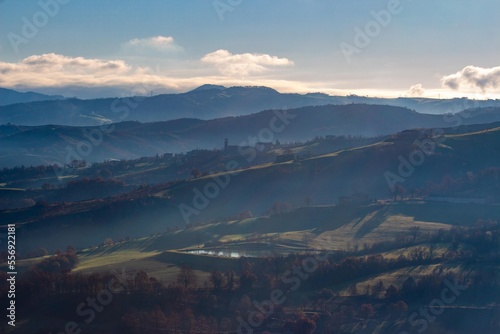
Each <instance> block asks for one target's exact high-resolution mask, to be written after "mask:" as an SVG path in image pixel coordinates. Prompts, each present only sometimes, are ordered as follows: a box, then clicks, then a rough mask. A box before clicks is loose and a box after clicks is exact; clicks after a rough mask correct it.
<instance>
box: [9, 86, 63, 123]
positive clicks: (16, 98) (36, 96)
mask: <svg viewBox="0 0 500 334" xmlns="http://www.w3.org/2000/svg"><path fill="white" fill-rule="evenodd" d="M63 99H65V97H64V96H61V95H45V94H40V93H35V92H24V93H21V92H18V91H15V90H12V89H6V88H0V106H6V105H9V104H16V103H21V104H22V103H30V102H37V101H50V100H63ZM13 121H14V122H15V120H13ZM4 122H5V120H2V122H0V123H4Z"/></svg>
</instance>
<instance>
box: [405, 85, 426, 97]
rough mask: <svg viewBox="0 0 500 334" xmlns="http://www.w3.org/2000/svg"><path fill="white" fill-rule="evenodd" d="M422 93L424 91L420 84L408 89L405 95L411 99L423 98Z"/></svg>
mask: <svg viewBox="0 0 500 334" xmlns="http://www.w3.org/2000/svg"><path fill="white" fill-rule="evenodd" d="M424 93H425V89H424V87H423V86H422V84H416V85H413V86H411V87H410V89H409V90H408V92H407V95H408V96H411V97H420V96H423V95H424Z"/></svg>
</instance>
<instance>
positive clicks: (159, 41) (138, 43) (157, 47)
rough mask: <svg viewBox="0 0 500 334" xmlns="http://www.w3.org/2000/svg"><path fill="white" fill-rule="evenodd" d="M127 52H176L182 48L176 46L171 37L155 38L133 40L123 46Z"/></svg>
mask: <svg viewBox="0 0 500 334" xmlns="http://www.w3.org/2000/svg"><path fill="white" fill-rule="evenodd" d="M123 48H124V49H126V50H127V51H136V52H137V51H138V52H148V51H160V52H178V51H182V47H180V46H179V45H177V44H176V43H175V41H174V38H173V37H172V36H155V37H148V38H134V39H131V40H130V41H128V42H126V43H124V44H123Z"/></svg>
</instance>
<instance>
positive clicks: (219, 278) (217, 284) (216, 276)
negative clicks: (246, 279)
mask: <svg viewBox="0 0 500 334" xmlns="http://www.w3.org/2000/svg"><path fill="white" fill-rule="evenodd" d="M210 281H211V282H212V285H213V287H214V290H215V291H219V290H220V289H221V288H222V285H223V284H224V275H222V273H221V272H219V271H217V270H215V271H212V273H211V274H210Z"/></svg>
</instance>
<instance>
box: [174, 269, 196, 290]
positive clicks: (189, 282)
mask: <svg viewBox="0 0 500 334" xmlns="http://www.w3.org/2000/svg"><path fill="white" fill-rule="evenodd" d="M197 282H198V277H197V276H196V274H195V273H194V271H193V269H191V268H190V267H188V266H182V267H181V270H180V271H179V273H178V274H177V283H179V284H181V285H182V286H183V287H185V288H186V289H187V288H189V287H196V283H197Z"/></svg>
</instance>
